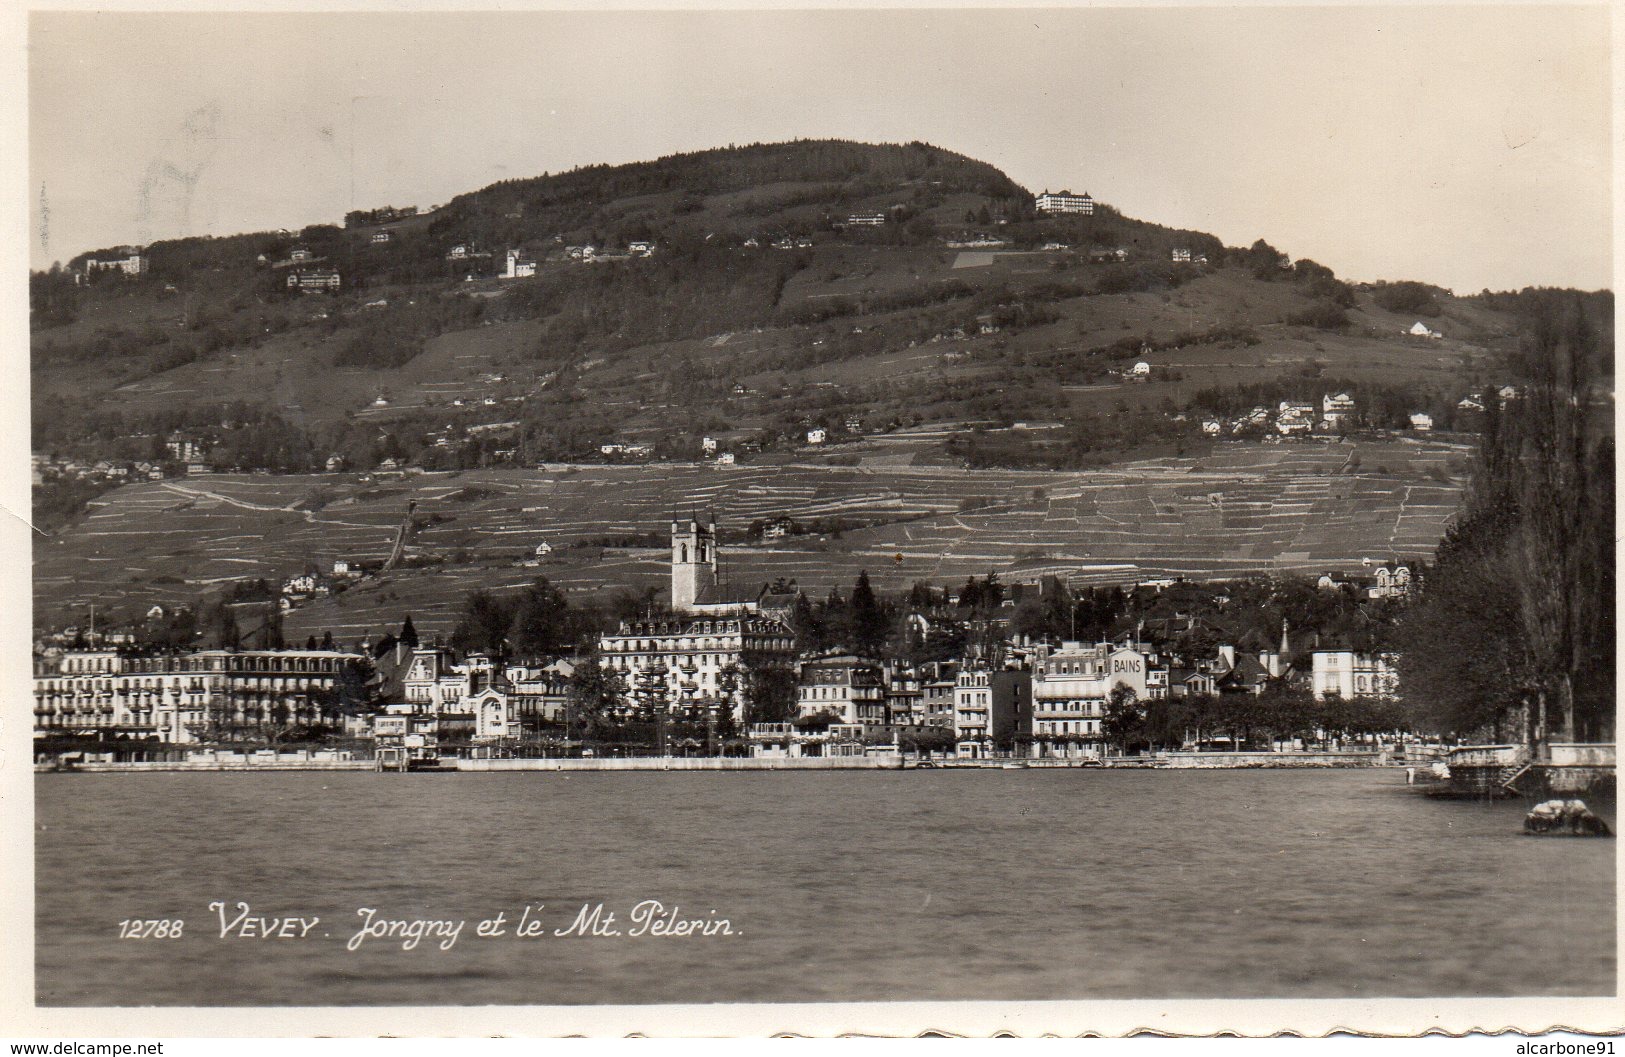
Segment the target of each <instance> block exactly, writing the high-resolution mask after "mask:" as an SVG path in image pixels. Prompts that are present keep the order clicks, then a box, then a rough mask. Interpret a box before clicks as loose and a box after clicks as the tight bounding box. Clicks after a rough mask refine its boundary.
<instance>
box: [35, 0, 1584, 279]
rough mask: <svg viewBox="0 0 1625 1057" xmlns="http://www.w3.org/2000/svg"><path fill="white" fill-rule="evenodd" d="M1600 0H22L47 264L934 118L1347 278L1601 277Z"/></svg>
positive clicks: (1070, 185) (1019, 176)
mask: <svg viewBox="0 0 1625 1057" xmlns="http://www.w3.org/2000/svg"><path fill="white" fill-rule="evenodd" d="M1610 36H1611V26H1610V23H1609V20H1608V12H1607V10H1606V8H1603V7H1600V6H1591V7H1559V6H1523V7H1489V6H1462V7H1431V6H1390V7H1357V8H1351V7H1323V8H1281V7H1216V8H1128V9H1123V8H1113V9H1088V10H1083V9H1042V10H1022V9H976V10H966V9H960V10H946V9H938V10H867V11H854V10H842V11H828V10H826V11H810V12H809V11H760V10H759V11H738V10H734V11H668V12H656V13H634V12H585V11H578V12H564V11H552V12H542V11H526V12H517V13H513V12H510V13H397V12H378V13H362V12H347V13H338V14H293V13H281V14H277V13H258V14H255V13H192V14H186V13H168V14H136V13H92V12H71V11H54V12H38V11H36V12H34V13H33V14H32V15H31V16H30V18H29V24H28V62H29V68H28V86H29V91H28V117H29V127H28V144H29V166H28V178H29V184H30V190H29V199H30V213H31V225H32V230H31V236H30V237H31V251H30V257H31V262H32V266H33V267H47V266H49V264H50V263H51V262H53V261H63V262H65V261H67V260H68V259H69V258H70V257H72V256H73V255H75V254H77V253H80V252H83V251H85V250H88V249H94V248H98V247H102V246H111V245H118V244H122V243H145V242H150V241H154V240H157V239H161V238H172V237H176V236H179V235H198V234H216V235H221V234H231V233H234V232H239V231H257V230H266V229H274V228H278V227H287V228H297V227H300V226H302V225H304V224H309V223H317V222H337V221H338V220H340V219H341V218H342V216H343V214H344V213H345V212H346V211H347V210H349V209H352V208H369V207H373V206H379V205H385V204H392V205H405V204H416V205H418V206H420V207H427V206H430V205H432V204H436V203H440V202H444V201H445V200H447V199H449V198H451V197H452V196H453V195H456V194H459V193H462V192H466V191H471V190H475V189H477V188H480V187H483V186H485V185H487V184H489V183H492V182H493V181H496V180H502V179H510V178H515V177H525V176H533V175H538V174H540V173H542V172H557V171H560V170H563V169H568V168H571V167H573V166H577V165H587V164H594V163H599V162H608V163H619V162H629V161H638V160H643V159H648V158H653V157H657V156H659V155H663V154H669V153H673V152H678V151H690V150H703V149H706V148H709V147H717V146H725V145H727V144H730V143H735V144H737V143H749V142H769V141H777V140H786V139H793V138H798V137H801V138H808V137H812V138H822V137H836V138H843V139H854V140H861V141H868V142H902V141H909V140H925V141H927V142H930V143H933V144H936V145H938V146H941V147H946V148H948V149H951V150H955V151H958V152H960V153H963V154H967V155H969V156H971V157H974V158H978V159H980V160H983V161H987V162H990V163H992V164H994V165H996V166H998V167H999V168H1000V169H1002V170H1004V171H1005V172H1006V173H1007V174H1009V175H1010V176H1011V177H1012V178H1014V179H1015V180H1016V181H1017V182H1018V183H1021V184H1023V185H1024V186H1026V187H1028V188H1029V189H1031V190H1033V191H1035V192H1037V191H1040V190H1043V189H1045V188H1048V189H1052V190H1059V189H1062V188H1066V189H1070V190H1072V191H1074V192H1081V191H1088V192H1089V193H1090V194H1092V195H1093V196H1094V197H1096V198H1097V199H1100V200H1102V201H1105V202H1108V203H1110V204H1112V205H1114V206H1116V207H1118V208H1119V209H1121V210H1122V211H1123V212H1125V213H1127V214H1129V215H1131V216H1135V217H1139V218H1142V219H1145V220H1151V221H1155V222H1158V223H1162V224H1168V225H1172V226H1178V227H1188V228H1194V229H1198V230H1203V231H1209V232H1212V233H1213V234H1215V235H1217V236H1219V237H1220V238H1221V239H1223V240H1224V241H1225V242H1226V243H1229V244H1232V245H1249V244H1251V243H1252V242H1253V240H1255V239H1258V238H1264V239H1267V240H1268V241H1269V242H1270V243H1272V244H1273V245H1275V246H1277V247H1278V248H1280V249H1282V250H1285V251H1286V252H1288V253H1290V254H1292V255H1293V256H1295V257H1311V258H1313V259H1315V260H1317V261H1320V262H1321V263H1323V264H1326V265H1328V266H1330V267H1332V268H1333V269H1334V270H1336V271H1337V273H1338V274H1339V275H1341V276H1344V277H1347V278H1350V279H1356V280H1374V279H1419V280H1424V281H1428V282H1434V283H1438V284H1440V285H1443V286H1447V287H1450V288H1452V289H1455V290H1457V291H1458V292H1476V291H1477V290H1479V289H1483V288H1486V287H1487V288H1491V289H1513V288H1518V287H1523V286H1528V285H1553V286H1577V287H1582V288H1586V289H1595V288H1599V287H1611V286H1612V265H1613V249H1612V232H1613V213H1612V201H1611V200H1612V186H1613V177H1612V145H1611V120H1612V95H1613V88H1612V84H1611V80H1610V63H1611V59H1610V47H1609V45H1610Z"/></svg>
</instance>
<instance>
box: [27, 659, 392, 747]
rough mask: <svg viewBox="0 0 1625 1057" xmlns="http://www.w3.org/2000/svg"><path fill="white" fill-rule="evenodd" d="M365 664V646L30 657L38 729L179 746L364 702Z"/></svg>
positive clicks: (318, 718)
mask: <svg viewBox="0 0 1625 1057" xmlns="http://www.w3.org/2000/svg"><path fill="white" fill-rule="evenodd" d="M367 669H368V664H367V658H366V657H364V656H363V655H361V654H357V653H344V652H338V651H329V650H253V651H243V652H234V651H228V650H205V651H202V652H198V653H175V654H157V655H152V656H136V655H128V654H121V653H117V652H114V651H111V650H100V651H69V652H67V653H64V654H62V655H60V656H59V657H56V658H42V659H40V660H38V661H36V663H35V674H34V731H35V734H36V735H41V734H48V733H61V734H101V735H103V736H104V737H113V736H123V737H132V738H157V739H158V740H159V741H163V742H169V743H173V744H178V745H183V744H189V743H195V742H198V741H205V740H209V739H210V738H212V737H214V736H217V735H223V734H225V733H226V732H229V731H233V730H243V729H250V728H262V729H263V728H274V727H278V726H285V725H289V724H301V723H317V722H324V721H326V722H331V721H334V720H335V719H336V718H337V717H338V716H339V715H340V714H341V713H342V712H344V711H345V710H347V709H353V708H354V707H355V706H357V705H359V704H360V699H361V693H362V688H363V687H364V685H365V680H366V674H367Z"/></svg>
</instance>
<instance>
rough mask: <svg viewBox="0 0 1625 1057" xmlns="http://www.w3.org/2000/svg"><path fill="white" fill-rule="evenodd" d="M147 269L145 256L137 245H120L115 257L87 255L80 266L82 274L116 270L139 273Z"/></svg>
mask: <svg viewBox="0 0 1625 1057" xmlns="http://www.w3.org/2000/svg"><path fill="white" fill-rule="evenodd" d="M146 270H147V258H146V256H145V255H144V254H143V253H142V252H141V247H139V246H121V247H119V250H118V256H116V257H103V258H97V257H87V258H86V259H85V262H84V265H83V266H82V270H81V273H80V274H82V275H89V274H90V273H91V272H99V271H117V272H122V273H124V274H125V275H140V274H142V273H143V272H145V271H146Z"/></svg>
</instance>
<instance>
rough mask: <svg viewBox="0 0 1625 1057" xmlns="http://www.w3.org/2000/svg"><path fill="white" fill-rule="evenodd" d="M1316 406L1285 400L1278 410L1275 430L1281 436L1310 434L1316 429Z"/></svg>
mask: <svg viewBox="0 0 1625 1057" xmlns="http://www.w3.org/2000/svg"><path fill="white" fill-rule="evenodd" d="M1314 424H1315V405H1314V404H1310V403H1306V402H1299V401H1293V400H1283V401H1281V403H1280V406H1279V407H1278V408H1277V410H1276V415H1275V429H1276V431H1277V432H1279V433H1281V434H1283V435H1284V434H1292V433H1308V432H1310V431H1311V430H1313V429H1314Z"/></svg>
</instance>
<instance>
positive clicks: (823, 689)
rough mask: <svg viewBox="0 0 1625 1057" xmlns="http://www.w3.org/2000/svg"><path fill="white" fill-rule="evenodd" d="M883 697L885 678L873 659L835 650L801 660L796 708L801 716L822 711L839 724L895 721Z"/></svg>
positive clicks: (873, 725) (866, 724)
mask: <svg viewBox="0 0 1625 1057" xmlns="http://www.w3.org/2000/svg"><path fill="white" fill-rule="evenodd" d="M886 700H887V692H886V680H885V678H884V673H883V672H882V670H881V666H880V664H879V663H878V662H876V661H871V660H868V659H866V658H863V657H858V656H855V655H853V654H850V653H839V654H832V655H828V656H823V657H815V658H812V659H810V660H805V661H802V662H801V675H800V678H799V679H798V680H797V688H796V707H797V711H798V712H799V713H800V714H801V715H802V716H815V715H818V714H820V713H824V714H828V715H832V716H834V717H836V721H837V722H840V723H848V724H850V723H857V724H860V725H862V726H863V727H865V728H873V727H882V726H886V725H887V724H888V723H889V722H895V721H894V720H891V719H890V717H889V715H888V712H887V708H886Z"/></svg>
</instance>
